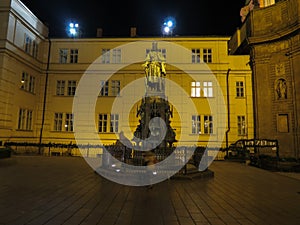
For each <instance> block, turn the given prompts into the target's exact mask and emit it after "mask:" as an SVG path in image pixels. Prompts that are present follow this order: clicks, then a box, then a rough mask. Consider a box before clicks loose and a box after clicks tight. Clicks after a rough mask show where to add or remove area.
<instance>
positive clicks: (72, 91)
mask: <svg viewBox="0 0 300 225" xmlns="http://www.w3.org/2000/svg"><path fill="white" fill-rule="evenodd" d="M75 92H76V80H69V81H68V96H74V95H75Z"/></svg>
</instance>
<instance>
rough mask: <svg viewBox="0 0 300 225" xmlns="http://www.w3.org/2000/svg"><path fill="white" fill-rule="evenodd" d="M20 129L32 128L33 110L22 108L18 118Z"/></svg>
mask: <svg viewBox="0 0 300 225" xmlns="http://www.w3.org/2000/svg"><path fill="white" fill-rule="evenodd" d="M18 129H19V130H32V110H30V109H20V110H19V119H18Z"/></svg>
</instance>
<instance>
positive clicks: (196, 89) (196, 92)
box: [191, 81, 201, 97]
mask: <svg viewBox="0 0 300 225" xmlns="http://www.w3.org/2000/svg"><path fill="white" fill-rule="evenodd" d="M191 86H192V87H191V96H192V97H201V94H200V91H201V87H200V82H195V81H193V82H192V83H191Z"/></svg>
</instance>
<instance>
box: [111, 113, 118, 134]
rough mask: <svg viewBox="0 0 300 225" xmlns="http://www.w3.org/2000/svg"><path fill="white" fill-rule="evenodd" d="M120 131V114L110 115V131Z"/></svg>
mask: <svg viewBox="0 0 300 225" xmlns="http://www.w3.org/2000/svg"><path fill="white" fill-rule="evenodd" d="M118 131H119V114H111V115H110V132H115V133H117V132H118Z"/></svg>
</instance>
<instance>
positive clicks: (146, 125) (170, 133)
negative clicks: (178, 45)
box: [133, 42, 176, 148]
mask: <svg viewBox="0 0 300 225" xmlns="http://www.w3.org/2000/svg"><path fill="white" fill-rule="evenodd" d="M142 68H143V69H144V71H145V96H144V97H143V99H142V102H141V105H140V107H139V108H138V109H137V113H136V116H137V117H140V119H139V124H138V126H137V128H136V130H135V132H134V136H135V138H133V141H134V142H136V144H137V146H141V145H144V144H147V145H151V144H153V145H154V146H157V145H156V144H157V143H155V142H156V141H157V140H159V141H161V143H160V144H159V148H162V147H167V146H169V147H171V146H172V145H173V143H174V142H175V141H176V139H175V132H174V130H173V129H172V128H171V125H170V124H171V121H170V119H171V118H172V117H173V110H172V108H171V106H170V104H169V102H168V101H167V100H166V96H165V78H164V77H165V76H166V62H165V58H164V57H163V55H162V53H161V52H160V50H159V49H158V47H157V43H156V42H154V43H152V49H151V50H150V52H149V53H148V55H147V56H146V59H145V63H143V64H142ZM154 118H160V119H161V120H160V119H155V120H152V119H154ZM162 121H163V122H164V123H165V128H164V127H163V126H162V124H161V123H162ZM163 131H164V132H165V137H164V138H163V140H161V139H160V138H158V137H159V136H160V135H161V134H162V133H163ZM145 139H147V142H143V141H142V143H139V142H140V140H145ZM141 147H143V146H141ZM150 147H151V146H150Z"/></svg>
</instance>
